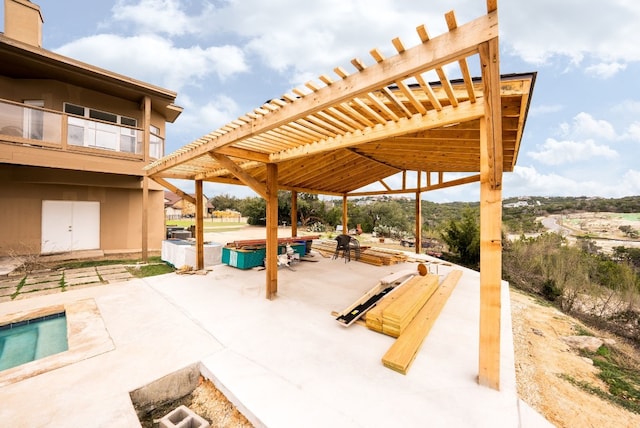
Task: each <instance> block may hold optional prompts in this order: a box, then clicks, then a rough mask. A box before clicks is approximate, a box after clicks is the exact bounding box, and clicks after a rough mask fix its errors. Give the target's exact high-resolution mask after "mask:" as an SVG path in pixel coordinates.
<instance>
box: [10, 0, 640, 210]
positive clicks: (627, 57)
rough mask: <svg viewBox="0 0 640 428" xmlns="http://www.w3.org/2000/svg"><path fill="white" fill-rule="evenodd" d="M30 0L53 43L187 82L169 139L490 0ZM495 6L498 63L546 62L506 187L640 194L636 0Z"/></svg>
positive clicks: (172, 83) (388, 50)
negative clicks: (499, 61) (497, 29)
mask: <svg viewBox="0 0 640 428" xmlns="http://www.w3.org/2000/svg"><path fill="white" fill-rule="evenodd" d="M34 2H35V3H37V4H39V5H40V7H41V10H42V14H43V17H44V21H45V22H44V26H43V45H44V48H46V49H48V50H52V51H54V52H58V53H60V54H63V55H66V56H69V57H72V58H76V59H79V60H81V61H85V62H88V63H90V64H93V65H97V66H100V67H103V68H106V69H109V70H112V71H115V72H118V73H122V74H124V75H128V76H131V77H134V78H136V79H140V80H143V81H146V82H150V83H153V84H156V85H159V86H162V87H165V88H167V89H171V90H174V91H176V92H177V93H178V99H177V104H179V105H180V106H182V107H183V108H184V113H183V114H182V115H181V117H180V118H179V119H178V120H177V121H176V123H175V124H170V125H169V126H168V129H167V149H166V152H167V153H169V152H171V151H174V150H176V149H178V148H179V147H181V146H183V145H185V144H188V143H189V142H191V141H193V140H194V139H196V138H198V137H200V136H202V135H204V134H207V133H208V132H210V131H212V130H214V129H217V128H218V127H220V126H222V125H224V124H225V123H226V122H228V121H230V120H232V119H235V118H236V117H238V116H241V115H243V114H245V113H246V112H249V111H252V110H253V109H254V108H256V107H259V106H260V105H261V104H263V103H264V102H265V101H266V100H268V99H271V98H275V97H279V96H281V95H283V94H285V93H289V92H290V91H291V89H292V88H295V87H300V86H301V85H303V84H304V83H305V82H307V81H309V80H316V81H317V77H318V76H320V75H321V74H328V75H333V73H332V70H333V69H334V68H335V67H336V66H342V67H344V68H345V69H347V70H350V71H352V70H353V68H352V66H351V65H350V60H351V59H352V58H356V57H357V58H361V59H363V60H364V62H365V63H366V64H371V63H373V60H372V59H371V58H370V56H369V54H368V52H369V51H370V50H371V49H373V48H379V49H380V50H381V51H382V52H383V53H384V54H385V55H386V56H391V55H392V54H393V53H394V50H393V47H392V45H391V40H392V39H393V38H394V37H400V38H401V39H402V41H403V42H404V44H405V46H407V47H411V46H414V45H416V44H418V43H419V39H418V37H417V35H416V32H415V27H416V26H418V25H420V24H424V25H426V27H427V29H428V30H429V34H430V36H431V37H435V36H437V35H439V34H441V33H443V32H445V31H446V23H445V20H444V14H445V13H446V12H448V11H449V10H452V9H453V10H454V11H455V13H456V18H457V21H458V24H459V25H462V24H464V23H465V22H468V21H470V20H472V19H474V18H476V17H479V16H481V15H483V14H484V13H486V6H485V1H484V0H429V1H425V0H423V1H415V0H315V1H313V2H301V1H299V0H297V1H296V0H269V1H256V0H242V1H240V0H186V1H184V0H183V1H178V0H117V1H107V0H101V1H95V2H89V1H86V0H39V1H34ZM498 7H499V19H500V49H501V51H500V55H501V58H500V59H501V70H500V71H501V73H518V72H530V71H536V72H538V76H537V81H536V86H535V89H534V95H533V100H532V104H531V109H530V111H529V117H528V119H527V125H526V129H525V134H524V137H523V140H522V145H521V148H520V154H519V157H518V163H517V166H516V169H515V171H514V172H513V173H507V174H505V179H504V188H503V196H504V197H511V196H525V195H526V196H602V197H608V198H617V197H623V196H630V195H640V161H639V155H640V36H639V35H638V33H637V24H638V22H640V2H638V1H633V0H610V1H608V2H606V3H604V2H602V1H596V0H562V1H557V0H536V1H530V0H509V1H507V0H501V1H499V3H498ZM71 11H73V12H72V13H71ZM2 13H4V11H2ZM0 22H4V16H2V17H1V20H0ZM473 71H474V70H472V72H473ZM474 74H477V73H474ZM450 77H452V78H455V77H457V76H450ZM180 187H181V188H183V189H184V190H187V191H191V190H192V186H191V184H190V183H182V184H181V185H180ZM218 193H229V194H234V195H236V196H239V197H244V196H248V195H252V196H253V195H254V194H253V192H251V191H250V190H248V189H246V188H244V187H239V186H227V185H224V186H223V185H218V184H205V194H207V195H208V196H213V195H215V194H218ZM478 197H479V194H478V184H477V183H476V184H470V185H466V186H460V187H457V188H451V189H445V190H440V191H437V192H428V193H425V194H423V199H428V200H432V201H435V202H447V201H477V200H478Z"/></svg>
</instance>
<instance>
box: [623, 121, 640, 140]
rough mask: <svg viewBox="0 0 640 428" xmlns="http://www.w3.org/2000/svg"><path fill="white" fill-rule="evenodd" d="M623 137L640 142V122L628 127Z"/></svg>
mask: <svg viewBox="0 0 640 428" xmlns="http://www.w3.org/2000/svg"><path fill="white" fill-rule="evenodd" d="M625 136H626V137H627V138H629V139H631V140H633V141H640V122H633V123H632V124H631V125H629V128H627V132H626V134H625Z"/></svg>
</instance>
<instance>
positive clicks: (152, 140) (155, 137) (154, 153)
mask: <svg viewBox="0 0 640 428" xmlns="http://www.w3.org/2000/svg"><path fill="white" fill-rule="evenodd" d="M149 130H150V132H151V135H150V136H149V157H151V158H153V159H160V158H161V157H162V155H163V153H164V140H163V139H162V137H161V136H160V128H158V127H157V126H153V125H150V126H149Z"/></svg>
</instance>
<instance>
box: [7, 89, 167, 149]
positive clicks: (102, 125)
mask: <svg viewBox="0 0 640 428" xmlns="http://www.w3.org/2000/svg"><path fill="white" fill-rule="evenodd" d="M143 134H144V131H143V130H142V129H140V128H135V127H130V126H124V125H118V124H113V123H109V122H106V121H101V120H95V119H88V118H85V117H79V116H74V115H70V114H66V113H61V112H55V111H52V110H46V109H43V108H39V107H32V106H28V105H25V104H20V103H15V102H11V101H8V100H0V139H2V140H3V141H9V142H13V143H17V144H23V145H25V144H26V145H30V146H40V147H48V148H59V149H61V150H65V151H75V152H83V153H93V154H95V155H102V156H110V157H114V156H115V157H125V158H134V159H140V160H142V159H143V158H144V145H143ZM163 153H164V139H163V138H161V137H160V136H158V135H155V134H153V133H152V134H151V138H150V142H149V157H150V158H151V159H159V158H161V157H162V155H163Z"/></svg>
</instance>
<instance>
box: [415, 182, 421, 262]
mask: <svg viewBox="0 0 640 428" xmlns="http://www.w3.org/2000/svg"><path fill="white" fill-rule="evenodd" d="M419 188H420V184H419V183H418V189H419ZM420 195H421V193H420V191H417V192H416V240H415V247H416V254H420V253H421V252H422V201H421V200H420V198H421V196H420Z"/></svg>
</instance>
